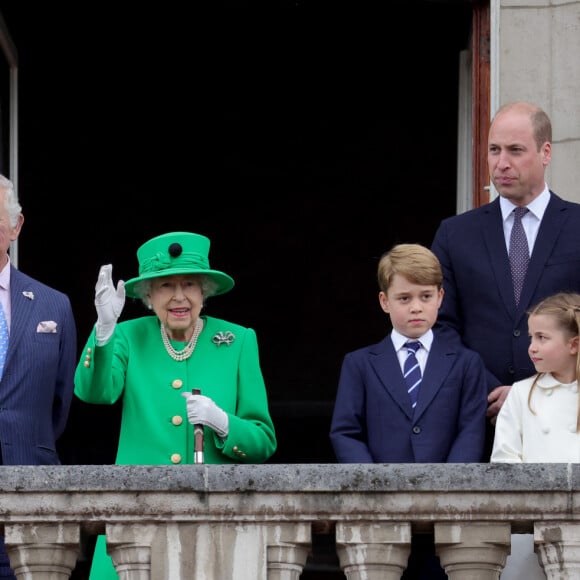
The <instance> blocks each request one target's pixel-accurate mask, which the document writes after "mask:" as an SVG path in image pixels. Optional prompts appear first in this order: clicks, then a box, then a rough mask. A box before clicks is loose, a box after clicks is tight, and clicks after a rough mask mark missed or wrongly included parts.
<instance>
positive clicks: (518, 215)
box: [514, 207, 530, 220]
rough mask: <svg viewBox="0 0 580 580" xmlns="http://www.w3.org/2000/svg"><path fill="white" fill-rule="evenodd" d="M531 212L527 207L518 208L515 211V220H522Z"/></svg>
mask: <svg viewBox="0 0 580 580" xmlns="http://www.w3.org/2000/svg"><path fill="white" fill-rule="evenodd" d="M529 211H530V210H529V209H528V208H527V207H516V209H514V220H521V219H522V218H523V217H524V216H525V215H526V214H527V213H528V212H529Z"/></svg>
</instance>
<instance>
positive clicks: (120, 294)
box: [95, 264, 125, 346]
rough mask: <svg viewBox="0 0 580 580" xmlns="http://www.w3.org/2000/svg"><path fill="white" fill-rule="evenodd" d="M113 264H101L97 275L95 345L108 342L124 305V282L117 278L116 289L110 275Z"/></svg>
mask: <svg viewBox="0 0 580 580" xmlns="http://www.w3.org/2000/svg"><path fill="white" fill-rule="evenodd" d="M112 272H113V266H112V265H111V264H107V265H106V266H101V269H100V270H99V277H98V279H97V283H96V284H95V307H96V309H97V327H96V339H97V345H98V346H103V345H105V344H107V342H109V340H110V339H111V336H113V332H114V331H115V326H116V324H117V320H118V319H119V316H120V315H121V312H122V310H123V306H124V305H125V282H123V280H119V283H118V284H117V289H116V290H115V286H114V285H113V278H112V276H111V274H112Z"/></svg>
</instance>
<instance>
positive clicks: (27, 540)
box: [4, 523, 80, 580]
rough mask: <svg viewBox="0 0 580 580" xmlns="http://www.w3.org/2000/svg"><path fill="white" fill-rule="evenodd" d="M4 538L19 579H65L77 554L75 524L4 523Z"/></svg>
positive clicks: (76, 529)
mask: <svg viewBox="0 0 580 580" xmlns="http://www.w3.org/2000/svg"><path fill="white" fill-rule="evenodd" d="M4 540H5V542H6V553H7V554H8V557H9V558H10V565H11V566H12V569H13V570H14V574H15V575H16V578H18V579H19V580H20V579H22V580H24V579H27V580H34V579H37V580H68V578H70V576H71V574H72V571H73V569H74V568H75V566H76V563H77V558H78V556H79V553H80V527H79V524H64V523H57V524H38V523H34V524H6V526H5V536H4Z"/></svg>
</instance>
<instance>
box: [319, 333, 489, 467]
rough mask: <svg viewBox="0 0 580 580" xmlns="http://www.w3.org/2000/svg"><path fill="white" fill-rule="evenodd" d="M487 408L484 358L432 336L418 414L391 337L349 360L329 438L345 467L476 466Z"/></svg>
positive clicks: (352, 353) (361, 350)
mask: <svg viewBox="0 0 580 580" xmlns="http://www.w3.org/2000/svg"><path fill="white" fill-rule="evenodd" d="M486 409H487V391H486V384H485V367H484V365H483V361H482V360H481V358H480V356H479V355H478V354H477V353H475V352H473V351H471V350H468V349H466V348H465V347H464V346H462V345H461V344H460V343H459V341H457V340H456V339H453V340H451V341H449V340H447V339H446V338H444V337H443V336H441V335H440V334H438V333H437V332H434V338H433V344H432V346H431V351H430V352H429V357H428V359H427V364H426V367H425V371H424V373H423V380H422V382H421V388H420V391H419V399H418V402H417V406H416V407H415V410H413V409H412V408H411V401H410V397H409V394H408V393H407V386H406V384H405V379H404V378H403V373H402V371H401V365H400V364H399V359H398V358H397V353H396V352H395V347H394V346H393V342H392V340H391V337H390V336H387V337H386V338H384V339H383V340H382V341H381V342H379V343H377V344H373V345H371V346H367V347H364V348H361V349H359V350H356V351H354V352H351V353H348V354H347V355H346V356H345V357H344V361H343V364H342V369H341V373H340V379H339V383H338V391H337V395H336V401H335V405H334V412H333V416H332V422H331V428H330V440H331V443H332V446H333V448H334V452H335V455H336V458H337V460H338V461H339V462H340V463H444V462H456V463H477V462H480V461H481V460H482V456H483V448H484V441H485V412H486Z"/></svg>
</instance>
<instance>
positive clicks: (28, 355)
mask: <svg viewBox="0 0 580 580" xmlns="http://www.w3.org/2000/svg"><path fill="white" fill-rule="evenodd" d="M21 210H22V208H21V206H20V204H19V202H18V197H17V195H16V192H15V191H14V188H13V185H12V182H11V181H10V180H8V179H7V178H6V177H4V176H3V175H0V306H1V307H2V310H3V312H4V315H5V318H6V321H7V323H8V329H9V338H8V351H7V354H6V359H5V363H4V368H3V371H2V375H1V377H0V407H1V412H0V464H2V465H58V464H60V460H59V457H58V453H57V449H56V440H57V439H58V437H60V435H61V434H62V432H63V431H64V428H65V426H66V423H67V419H68V413H69V409H70V405H71V401H72V397H73V389H74V384H73V378H74V371H75V368H76V363H77V336H76V325H75V321H74V317H73V313H72V308H71V304H70V301H69V299H68V297H67V296H66V295H65V294H62V293H61V292H58V291H57V290H54V289H52V288H49V287H48V286H46V285H45V284H42V283H40V282H38V281H37V280H34V279H33V278H30V277H29V276H27V275H26V274H23V273H22V272H20V271H19V270H17V269H16V268H15V267H14V265H13V264H11V262H10V258H9V255H8V250H9V248H10V243H11V242H13V241H15V240H16V239H17V238H18V235H19V234H20V230H21V228H22V223H23V222H24V216H23V215H22V212H21ZM44 251H51V250H50V248H45V249H44ZM0 578H11V579H14V580H15V576H14V572H13V571H12V569H11V568H10V562H9V560H8V556H7V554H6V550H5V546H4V538H3V537H0Z"/></svg>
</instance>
